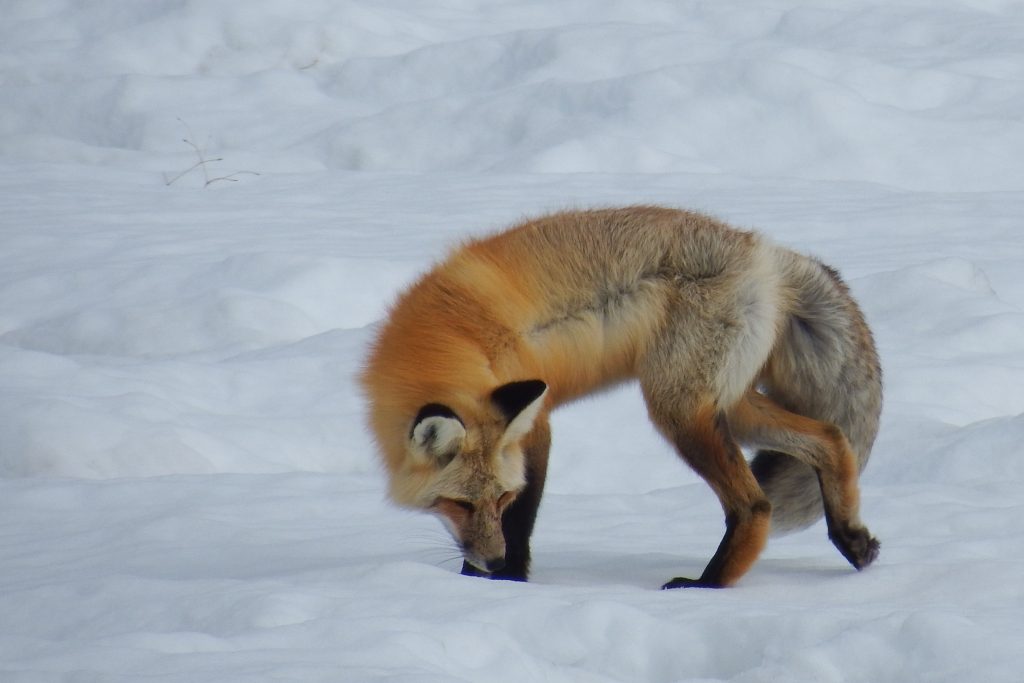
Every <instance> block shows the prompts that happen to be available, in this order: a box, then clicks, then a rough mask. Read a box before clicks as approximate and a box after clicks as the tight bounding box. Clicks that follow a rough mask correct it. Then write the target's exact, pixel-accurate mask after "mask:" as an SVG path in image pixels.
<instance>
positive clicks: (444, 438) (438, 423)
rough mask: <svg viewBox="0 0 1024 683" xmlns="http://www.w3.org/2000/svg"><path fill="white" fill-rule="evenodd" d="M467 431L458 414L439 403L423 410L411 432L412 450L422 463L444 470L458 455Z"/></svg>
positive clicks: (421, 409) (424, 407)
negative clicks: (431, 464)
mask: <svg viewBox="0 0 1024 683" xmlns="http://www.w3.org/2000/svg"><path fill="white" fill-rule="evenodd" d="M465 438H466V427H465V425H463V424H462V420H461V419H459V416H458V415H456V414H455V411H454V410H452V409H451V408H449V407H448V406H444V405H441V404H440V403H428V404H427V405H425V406H423V407H422V408H420V412H419V413H417V414H416V419H415V420H414V421H413V423H412V429H411V430H410V431H409V449H410V450H411V451H412V453H413V455H414V456H416V457H418V458H419V459H421V460H423V461H426V462H431V463H433V464H435V465H437V466H438V467H439V468H440V467H444V466H445V465H447V464H448V463H450V462H451V461H452V458H454V457H455V456H456V455H458V452H459V449H460V448H461V447H462V442H463V441H464V440H465Z"/></svg>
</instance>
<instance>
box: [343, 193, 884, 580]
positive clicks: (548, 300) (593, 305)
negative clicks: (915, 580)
mask: <svg viewBox="0 0 1024 683" xmlns="http://www.w3.org/2000/svg"><path fill="white" fill-rule="evenodd" d="M633 379H635V380H638V381H639V383H640V387H641V390H642V393H643V396H644V400H645V401H646V404H647V409H648V414H649V415H650V419H651V421H652V422H653V424H654V425H655V427H656V428H657V429H658V430H659V432H660V433H661V434H662V435H663V436H664V437H665V438H666V439H667V440H668V441H670V442H671V443H672V444H673V445H674V446H675V448H676V449H677V450H678V452H679V455H680V456H681V457H682V458H683V460H685V461H686V462H687V463H688V464H689V465H690V466H691V467H692V468H693V469H694V470H695V471H696V472H697V473H698V474H699V475H700V476H701V477H702V478H703V479H704V480H705V481H706V482H707V483H708V485H710V486H711V488H712V489H713V490H714V492H715V494H716V495H717V496H718V498H719V500H720V501H721V504H722V507H723V509H724V512H725V526H726V529H725V536H724V537H723V538H722V541H721V543H720V545H719V546H718V549H717V551H716V552H715V554H714V556H713V557H712V558H711V560H710V562H709V563H708V565H707V567H706V568H705V569H704V572H703V573H702V574H701V575H700V577H699V578H696V579H689V578H681V577H680V578H675V579H672V580H671V581H669V582H668V583H666V584H665V585H664V587H665V588H677V587H682V586H701V587H722V586H729V585H732V584H734V583H735V582H736V581H737V580H738V579H739V578H740V577H741V576H743V574H744V573H746V571H747V570H748V569H749V568H750V566H751V565H752V564H753V563H754V561H755V560H756V559H757V557H758V555H759V554H760V552H761V550H762V548H763V547H764V545H765V543H766V541H767V537H768V534H769V530H774V531H791V530H795V529H798V528H803V527H806V526H808V525H810V524H811V523H813V522H814V521H816V520H817V519H819V518H820V517H821V515H822V514H824V516H825V520H826V523H827V528H828V536H829V538H830V539H831V540H832V542H833V543H834V544H835V546H836V547H837V548H838V549H839V551H840V552H841V553H842V554H843V556H844V557H845V558H846V559H847V560H848V561H849V562H850V563H851V564H852V565H853V566H854V567H856V568H857V569H863V568H864V567H866V566H867V565H869V564H871V562H872V561H874V559H875V558H876V557H877V555H878V549H879V543H878V541H877V540H876V539H875V538H874V537H872V535H871V534H870V533H869V532H868V530H867V528H866V527H865V526H864V525H863V524H862V523H861V521H860V517H859V489H858V483H857V480H858V475H859V473H860V471H861V470H862V469H863V467H864V465H865V464H866V462H867V459H868V455H869V452H870V450H871V446H872V443H873V442H874V439H875V435H876V433H877V431H878V421H879V414H880V412H881V405H882V387H881V369H880V367H879V361H878V356H877V353H876V351H875V345H874V341H873V338H872V335H871V332H870V330H869V329H868V326H867V324H866V322H865V320H864V316H863V315H862V313H861V311H860V309H859V308H858V306H857V304H856V303H855V302H854V300H853V299H852V298H851V296H850V292H849V290H848V288H847V287H846V285H845V284H844V283H843V281H842V280H841V279H840V278H839V275H838V274H837V273H836V271H834V270H832V269H831V268H829V267H827V266H825V265H823V264H821V263H819V262H818V261H816V260H814V259H811V258H808V257H806V256H802V255H799V254H797V253H794V252H792V251H789V250H787V249H784V248H782V247H779V246H776V245H774V244H772V243H770V242H769V241H767V240H766V239H764V238H763V237H761V236H759V235H757V234H755V233H752V232H744V231H740V230H737V229H734V228H731V227H729V226H728V225H726V224H724V223H722V222H720V221H718V220H715V219H713V218H710V217H708V216H705V215H702V214H699V213H693V212H689V211H683V210H676V209H668V208H659V207H645V206H637V207H628V208H621V209H602V210H592V211H568V212H564V213H557V214H553V215H549V216H546V217H543V218H539V219H536V220H532V221H528V222H525V223H522V224H521V225H518V226H516V227H513V228H511V229H509V230H507V231H505V232H502V233H499V234H496V235H494V236H491V237H488V238H485V239H479V240H475V241H470V242H468V243H467V244H465V245H464V246H462V247H461V248H460V249H458V250H456V251H455V252H454V253H453V254H452V255H451V256H450V257H449V258H448V259H447V260H446V261H444V262H443V263H441V264H439V265H437V266H436V267H435V268H434V269H433V270H431V271H430V272H429V273H427V274H426V275H424V276H423V277H422V278H420V279H419V281H417V282H416V283H415V284H413V285H412V286H411V287H410V288H409V289H407V290H406V291H405V292H404V293H403V294H402V295H401V296H400V297H399V298H398V300H397V302H396V303H395V304H394V306H393V307H392V309H391V312H390V316H389V317H388V319H387V320H386V321H385V322H384V324H383V325H382V327H381V328H380V331H379V334H378V336H377V338H376V341H375V343H374V344H373V345H372V347H371V349H370V352H369V356H368V358H367V361H366V364H365V367H364V370H363V373H362V377H361V382H362V385H363V388H364V391H365V393H366V397H367V400H368V404H369V424H370V428H371V430H372V432H373V435H374V437H375V440H376V442H377V445H378V447H379V450H380V453H381V456H382V460H383V463H384V465H385V468H386V470H387V474H388V478H389V493H390V496H391V498H392V499H393V500H394V501H395V502H396V503H398V504H400V505H403V506H407V507H413V508H419V509H423V510H427V511H430V512H433V513H436V514H437V515H438V516H439V517H440V518H441V520H442V521H443V522H444V523H445V525H446V526H447V527H448V529H449V531H450V532H451V534H452V536H453V537H454V539H455V541H456V543H458V545H459V547H460V548H461V550H462V554H463V558H464V563H463V569H462V573H463V574H469V575H476V576H491V577H492V578H499V579H511V580H518V581H525V580H526V578H527V573H528V571H529V567H530V535H531V533H532V531H533V527H534V520H535V518H536V515H537V508H538V505H539V504H540V499H541V493H542V491H543V489H544V479H545V475H546V471H547V463H548V450H549V447H550V430H549V421H548V416H549V413H550V412H551V410H552V409H554V408H555V407H557V406H559V405H561V404H564V403H566V402H567V401H572V400H573V399H576V398H578V397H581V396H584V395H586V394H589V393H591V392H595V391H599V390H601V389H604V388H606V387H608V386H610V385H613V384H616V383H619V382H623V381H627V380H633ZM741 445H743V446H748V447H750V448H752V449H758V450H757V453H756V455H755V457H754V458H753V460H752V461H751V462H750V463H749V464H748V462H747V460H746V459H745V458H744V456H743V452H742V451H741V450H740V446H741ZM615 457H629V454H624V453H617V454H615Z"/></svg>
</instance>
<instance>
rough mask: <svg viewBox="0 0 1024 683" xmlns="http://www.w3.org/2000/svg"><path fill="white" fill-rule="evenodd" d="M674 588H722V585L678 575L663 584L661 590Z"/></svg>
mask: <svg viewBox="0 0 1024 683" xmlns="http://www.w3.org/2000/svg"><path fill="white" fill-rule="evenodd" d="M672 588H721V586H719V585H718V584H714V583H708V582H707V581H701V580H700V579H687V578H685V577H682V576H677V577H676V578H674V579H672V580H671V581H669V582H668V583H666V584H665V585H664V586H662V587H661V590H670V589H672Z"/></svg>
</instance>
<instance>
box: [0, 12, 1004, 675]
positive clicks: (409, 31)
mask: <svg viewBox="0 0 1024 683" xmlns="http://www.w3.org/2000/svg"><path fill="white" fill-rule="evenodd" d="M1021 35H1024V7H1022V5H1021V4H1019V3H1015V2H1000V1H999V0H928V1H924V0H920V1H915V0H905V1H897V2H890V3H875V2H870V1H868V0H854V1H851V2H845V3H834V2H824V1H821V2H800V1H798V0H771V1H769V2H755V3H751V2H745V1H741V0H720V1H719V2H697V1H677V0H672V1H664V2H660V1H656V0H630V1H629V2H616V1H615V0H602V1H601V2H584V1H583V0H567V1H566V2H558V3H551V2H547V1H543V2H542V1H540V0H507V1H505V2H496V1H488V0H475V1H473V0H453V1H451V2H445V3H418V2H412V1H410V0H345V1H344V2H338V1H336V0H331V1H329V0H307V1H305V2H302V3H290V2H285V1H284V0H258V1H255V2H247V3H236V2H229V1H228V0H204V1H203V2H189V1H187V0H164V1H160V2H158V1H156V0H148V1H146V2H134V3H124V2H117V1H116V0H92V1H90V2H88V3H81V2H73V0H7V1H6V2H5V3H4V8H3V19H0V680H2V681H4V682H6V681H12V682H16V683H37V682H39V683H45V682H50V681H74V682H76V683H78V682H81V683H85V682H92V681H141V680H159V681H181V682H183V683H185V682H187V683H197V682H199V683H203V682H217V683H230V682H235V681H270V680H288V681H303V682H306V681H332V682H333V681H353V682H361V681H392V682H397V681H409V682H414V681H415V682H421V681H438V682H440V681H479V680H487V681H494V682H500V681H509V682H516V683H519V682H522V681H534V680H536V681H550V682H559V683H561V682H563V681H580V682H588V683H589V682H597V681H629V682H635V681H659V682H662V681H663V682H668V681H697V680H700V681H746V682H751V681H809V682H810V681H814V682H820V681H866V682H867V681H870V682H873V683H877V682H880V681H892V682H901V683H902V682H905V681H957V682H959V681H965V680H972V681H1007V682H1010V681H1019V680H1020V676H1021V673H1020V672H1021V670H1022V669H1024V650H1022V649H1021V646H1020V644H1021V643H1022V642H1024V589H1022V588H1021V585H1020V580H1021V577H1022V576H1024V529H1022V528H1021V526H1020V525H1019V524H1018V523H1017V522H1018V518H1019V517H1022V516H1024V492H1022V490H1021V489H1022V485H1024V457H1021V456H1022V453H1021V451H1022V443H1024V161H1022V159H1024V119H1022V118H1021V115H1020V113H1021V112H1022V111H1024V41H1021V40H1020V36H1021ZM185 140H187V142H185ZM200 160H205V162H206V163H203V164H200V165H199V166H195V167H193V166H194V165H195V164H196V162H197V161H200ZM190 169H191V170H190ZM207 180H210V181H211V182H210V183H209V184H208V185H207V184H206V181H207ZM636 202H658V203H665V204H671V205H676V206H685V207H692V208H698V209H702V210H705V211H709V212H712V213H714V214H716V215H719V216H721V217H723V218H726V219H728V220H731V221H733V222H735V223H737V224H738V225H741V226H744V227H750V228H758V229H760V230H762V231H764V232H765V233H767V234H769V235H770V236H771V237H772V238H773V239H775V240H776V241H778V242H781V243H784V244H787V245H789V246H792V247H795V248H798V249H801V250H803V251H807V252H810V253H813V254H816V255H818V256H820V257H821V258H823V259H824V260H826V261H827V262H829V263H832V264H834V265H836V266H837V267H839V268H840V269H841V270H842V272H843V273H844V274H845V276H846V277H847V279H848V281H849V282H850V284H851V286H852V287H853V289H854V292H855V294H856V295H857V296H858V297H859V299H860V300H861V302H862V304H863V307H864V309H865V311H866V312H867V314H868V317H869V319H870V321H871V323H872V324H873V326H874V328H875V331H876V336H877V339H878V342H879V347H880V351H881V354H882V358H883V364H884V367H885V372H886V407H885V413H884V416H883V427H882V432H881V434H880V437H879V440H878V443H877V445H876V448H875V452H874V455H873V458H872V461H871V463H870V464H869V466H868V468H867V470H866V471H865V473H864V476H863V478H862V488H863V492H862V498H863V503H862V505H863V516H864V518H865V521H866V522H867V523H868V524H869V526H870V528H871V529H872V531H873V532H875V533H876V534H877V535H878V536H879V538H880V539H881V540H882V543H883V546H882V555H881V558H880V559H879V561H878V563H877V564H876V565H874V566H872V567H871V568H870V569H869V570H868V571H865V572H863V573H860V574H858V573H855V572H853V571H852V570H851V569H850V568H849V566H848V565H847V564H846V562H845V560H843V559H842V558H841V557H840V556H839V554H838V553H837V552H836V551H835V550H834V549H833V548H832V546H831V544H830V543H829V542H828V541H827V539H826V538H825V531H824V526H823V525H822V524H819V525H817V526H815V527H813V528H812V529H810V530H808V531H805V532H801V533H799V534H796V535H793V536H788V537H783V538H778V539H773V541H772V542H771V543H770V545H769V547H768V548H767V550H766V551H765V553H764V555H763V557H762V559H761V560H760V561H759V562H758V563H757V564H756V565H755V567H754V568H753V570H752V571H751V572H750V573H749V574H748V575H747V576H746V577H745V578H744V580H743V581H742V582H741V584H740V585H739V586H738V587H736V588H734V589H731V590H727V591H700V590H682V591H671V592H663V591H659V590H657V587H658V586H659V585H660V584H661V583H662V582H663V581H665V580H666V579H668V578H670V577H672V576H676V575H681V574H682V575H687V574H689V575H693V574H695V573H697V572H699V571H700V569H701V568H702V567H703V565H704V564H705V562H706V561H707V559H708V558H709V557H710V555H711V553H712V552H713V551H714V548H715V546H716V544H717V542H718V540H719V539H720V536H721V531H722V519H721V512H720V510H719V508H718V504H717V502H716V501H715V499H714V497H713V496H712V494H711V493H710V491H709V490H708V488H707V487H706V486H705V485H704V484H703V483H701V482H700V481H699V480H698V479H697V478H696V476H694V475H693V474H692V473H690V472H689V471H687V470H686V468H685V467H684V466H683V465H682V464H681V463H680V462H679V460H678V459H677V458H676V457H675V456H674V455H673V454H672V453H671V451H670V449H669V448H668V446H666V445H665V444H664V443H662V442H661V441H660V440H659V438H658V437H657V436H656V434H655V433H654V432H653V430H652V429H651V428H650V426H649V425H648V423H647V420H646V417H645V411H644V408H643V405H642V403H641V401H640V398H639V396H638V393H637V392H636V390H635V388H632V387H624V388H622V389H619V390H616V391H614V392H610V393H608V394H605V395H602V396H599V397H595V398H593V399H588V400H585V401H582V402H580V403H579V404H577V405H574V406H571V407H569V408H566V409H564V410H563V411H562V412H560V413H558V414H556V416H555V420H554V432H555V438H554V448H553V452H552V465H551V467H552V469H551V472H550V476H549V481H548V493H547V495H546V498H545V501H544V504H543V506H542V508H541V513H540V517H539V520H538V528H537V532H536V535H535V539H534V554H535V558H534V573H533V581H532V582H531V583H529V584H509V583H501V582H489V581H483V580H475V579H469V578H465V577H461V576H459V575H458V573H457V572H458V568H459V566H460V562H459V560H458V559H457V557H456V555H457V552H456V551H455V550H454V549H453V548H452V546H451V544H450V542H449V541H448V540H447V537H446V534H445V532H444V531H443V529H442V527H441V525H440V524H439V523H438V522H436V521H435V520H433V519H430V518H428V517H426V516H422V515H416V514H413V513H409V512H404V511H401V510H397V509H395V508H393V507H391V506H390V505H389V504H387V502H386V501H385V500H384V495H383V490H384V486H383V477H382V475H381V473H380V471H379V468H378V466H377V464H376V460H375V457H374V455H373V451H372V448H371V443H370V439H369V437H368V435H367V433H366V431H365V429H364V427H363V418H362V412H363V407H362V403H361V399H360V397H359V394H358V392H357V389H356V387H355V384H354V381H353V375H354V373H355V372H356V371H357V369H358V367H359V364H360V362H361V359H362V356H363V354H364V349H365V345H366V343H367V341H368V339H369V338H370V336H371V335H372V332H373V326H374V324H375V322H376V321H378V320H379V319H380V318H381V317H382V316H383V315H384V312H385V310H386V307H387V305H388V303H389V302H390V300H391V299H392V298H393V296H394V295H395V293H396V292H397V291H398V290H399V289H400V288H401V287H402V286H403V284H405V283H407V282H409V281H410V280H411V279H412V278H413V277H414V276H415V275H416V274H417V273H419V272H421V271H422V270H423V269H424V268H426V267H427V266H428V265H429V264H430V263H431V262H432V261H433V260H434V259H436V258H438V257H439V256H441V255H442V254H443V253H444V251H445V250H446V249H447V248H449V247H451V246H452V245H454V244H456V243H457V242H458V241H459V240H460V239H462V238H464V237H466V236H468V235H473V234H481V233H483V232H487V231H491V230H494V229H497V228H500V227H502V226H504V225H507V224H509V223H511V222H514V221H516V220H518V219H520V218H522V217H524V216H529V215H535V214H537V213H540V212H544V211H548V210H554V209H562V208H567V207H588V206H608V205H616V204H627V203H636ZM623 417H625V420H623ZM623 423H625V424H626V425H628V428H626V429H623V428H622V425H623Z"/></svg>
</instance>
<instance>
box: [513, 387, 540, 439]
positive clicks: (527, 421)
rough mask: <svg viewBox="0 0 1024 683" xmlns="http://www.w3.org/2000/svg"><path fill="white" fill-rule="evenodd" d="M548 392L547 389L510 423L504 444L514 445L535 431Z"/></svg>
mask: <svg viewBox="0 0 1024 683" xmlns="http://www.w3.org/2000/svg"><path fill="white" fill-rule="evenodd" d="M547 394H548V390H547V389H546V388H545V389H544V391H542V392H541V394H540V396H538V397H537V398H535V399H533V401H531V402H530V403H529V405H527V406H526V407H525V408H523V409H522V410H521V411H519V414H518V415H516V416H515V418H513V420H512V421H511V422H509V423H508V427H507V428H506V429H505V435H504V436H503V437H502V442H503V443H506V444H508V443H513V442H515V441H518V440H519V439H521V438H522V437H524V436H526V434H527V433H528V432H529V431H530V430H531V429H533V421H534V420H536V419H537V414H538V413H540V409H541V408H543V407H544V397H545V396H547Z"/></svg>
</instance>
